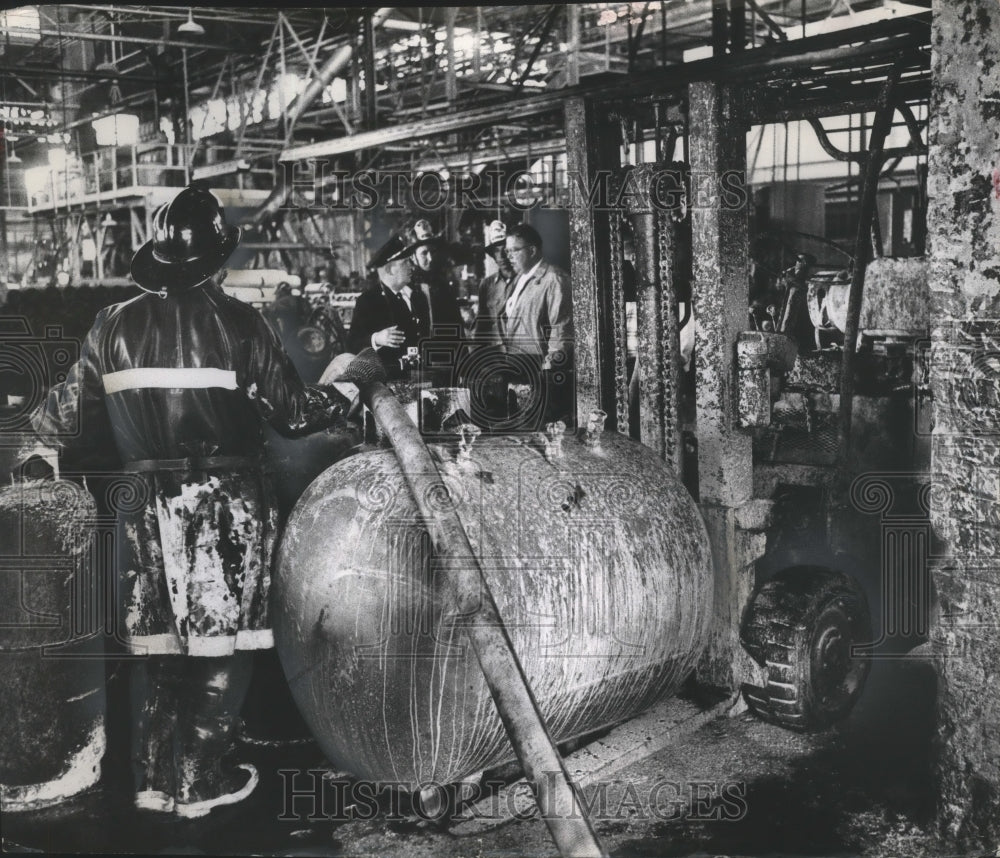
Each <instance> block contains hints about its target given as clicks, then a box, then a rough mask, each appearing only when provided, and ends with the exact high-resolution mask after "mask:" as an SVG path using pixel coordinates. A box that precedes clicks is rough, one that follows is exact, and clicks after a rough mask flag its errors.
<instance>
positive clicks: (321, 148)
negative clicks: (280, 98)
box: [280, 14, 929, 161]
mask: <svg viewBox="0 0 1000 858" xmlns="http://www.w3.org/2000/svg"><path fill="white" fill-rule="evenodd" d="M928 23H929V21H928V19H927V16H926V15H923V14H922V15H919V16H913V17H910V18H905V19H891V20H888V21H880V22H878V23H876V24H870V25H867V26H865V27H861V28H859V29H858V30H857V31H851V32H850V34H848V33H847V32H846V31H840V32H838V33H835V34H829V35H819V36H809V37H807V38H804V39H796V40H794V41H788V42H782V43H780V44H776V45H770V46H767V47H761V48H755V49H753V50H750V51H744V52H742V53H740V54H735V55H728V56H724V57H712V58H710V59H706V60H698V61H695V62H691V63H684V64H680V65H676V66H670V67H668V68H667V69H655V70H654V71H651V72H643V73H640V74H633V75H632V76H631V77H629V79H628V88H629V91H630V93H631V94H632V95H633V96H634V95H638V94H641V93H643V92H645V91H646V90H659V91H662V90H663V89H664V88H666V87H669V88H670V89H675V90H679V89H681V88H682V87H684V86H686V85H687V84H688V83H690V82H692V81H700V80H718V81H737V80H752V79H754V78H764V77H767V76H769V75H772V74H781V75H786V76H788V77H794V75H795V73H796V72H799V73H801V71H802V70H806V71H807V72H808V73H809V75H810V76H815V74H816V67H817V66H830V67H844V66H848V67H849V66H851V65H862V64H863V63H864V62H872V61H874V60H876V59H881V58H884V57H887V56H889V57H893V58H898V57H899V56H900V54H902V53H904V52H907V51H912V50H913V49H914V48H919V47H921V46H922V45H923V44H924V43H925V41H926V39H927V37H928V35H929V33H928V29H927V25H928ZM848 35H849V37H850V39H851V42H852V44H850V45H847V46H845V45H844V44H843V42H844V41H845V38H846V37H848ZM917 43H919V44H917ZM666 75H669V77H666ZM667 81H669V83H668V82H667ZM620 88H621V83H619V82H615V83H612V84H607V83H604V82H600V83H597V84H584V85H581V86H578V87H572V88H567V89H560V90H555V91H553V92H550V93H546V94H544V95H537V96H531V97H528V98H525V99H523V100H516V101H507V102H504V103H502V104H495V105H492V106H489V107H481V108H472V109H470V110H463V111H459V112H457V113H451V114H446V115H442V116H429V117H425V118H422V119H419V120H415V121H412V122H406V123H402V124H399V125H394V126H391V127H388V128H380V129H378V130H376V131H365V132H361V133H359V134H354V135H352V136H348V137H338V138H335V139H333V140H325V141H322V142H319V143H311V144H307V145H303V146H294V147H291V148H289V149H286V150H285V151H283V152H282V153H281V155H280V160H281V161H298V160H302V159H304V158H322V157H327V156H333V155H343V154H346V153H349V152H356V151H358V150H360V149H370V148H374V147H379V146H384V145H385V144H387V143H398V142H400V141H402V140H410V139H413V138H420V137H427V136H431V135H435V134H447V133H450V132H452V131H458V130H460V129H462V128H472V127H475V126H477V125H488V124H490V123H493V122H497V121H499V120H507V119H523V118H526V117H530V116H537V115H538V114H540V113H544V112H547V111H550V110H554V109H557V108H560V107H561V105H562V104H563V103H564V101H565V100H566V99H567V98H568V97H571V96H576V95H586V96H588V97H592V98H600V97H602V96H611V95H614V94H615V93H616V92H619V91H620Z"/></svg>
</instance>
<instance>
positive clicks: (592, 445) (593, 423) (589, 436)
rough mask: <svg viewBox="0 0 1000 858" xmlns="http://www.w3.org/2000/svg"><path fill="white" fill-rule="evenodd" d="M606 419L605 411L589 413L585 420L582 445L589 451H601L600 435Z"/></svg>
mask: <svg viewBox="0 0 1000 858" xmlns="http://www.w3.org/2000/svg"><path fill="white" fill-rule="evenodd" d="M607 419H608V415H607V412H605V411H591V412H590V417H589V419H588V420H587V428H586V429H584V430H583V439H582V440H583V443H584V444H585V445H586V446H587V448H588V449H591V450H600V449H601V433H602V432H603V431H604V421H605V420H607Z"/></svg>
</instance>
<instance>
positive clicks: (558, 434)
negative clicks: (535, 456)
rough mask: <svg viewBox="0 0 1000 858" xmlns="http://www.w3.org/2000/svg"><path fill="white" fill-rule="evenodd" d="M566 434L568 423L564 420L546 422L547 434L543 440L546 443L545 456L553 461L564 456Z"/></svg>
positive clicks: (543, 436)
mask: <svg viewBox="0 0 1000 858" xmlns="http://www.w3.org/2000/svg"><path fill="white" fill-rule="evenodd" d="M565 434H566V424H565V423H563V422H562V420H556V421H555V422H554V423H546V424H545V434H544V435H542V441H543V443H544V444H545V458H546V459H548V461H550V462H553V461H555V460H557V459H561V458H562V457H563V449H562V440H563V435H565Z"/></svg>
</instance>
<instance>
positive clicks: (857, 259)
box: [839, 67, 900, 479]
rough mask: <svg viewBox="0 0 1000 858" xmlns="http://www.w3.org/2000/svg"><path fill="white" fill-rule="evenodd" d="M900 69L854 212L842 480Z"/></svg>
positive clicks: (878, 117) (890, 81)
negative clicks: (866, 289)
mask: <svg viewBox="0 0 1000 858" xmlns="http://www.w3.org/2000/svg"><path fill="white" fill-rule="evenodd" d="M899 73H900V69H899V68H898V67H896V68H894V69H893V70H892V71H891V72H890V73H889V77H888V78H887V79H886V81H885V86H884V88H883V89H882V95H881V96H880V97H879V104H878V108H877V109H876V111H875V120H874V122H873V123H872V129H871V133H870V135H869V138H868V155H867V158H866V159H865V162H864V184H863V185H862V190H861V200H860V202H859V206H858V208H859V212H858V232H857V237H856V238H855V243H854V248H855V249H854V270H853V272H852V273H851V288H850V291H849V293H848V298H847V322H846V324H845V325H844V354H843V361H842V363H841V368H840V415H839V416H840V448H839V449H840V461H841V464H842V469H843V473H842V475H841V476H842V477H843V478H844V479H846V478H847V466H848V464H849V463H850V462H851V418H852V416H853V413H854V358H855V352H856V350H857V346H858V333H859V331H858V325H859V323H860V320H861V296H862V291H863V289H864V283H865V272H866V270H867V268H868V261H869V259H870V258H871V252H872V246H871V229H872V218H873V216H874V214H875V204H876V201H877V195H878V180H879V173H880V172H881V171H882V164H883V159H884V154H883V148H884V144H885V139H886V137H887V136H888V134H889V130H890V128H891V127H892V114H893V110H894V108H893V101H894V97H895V91H896V82H897V81H898V80H899Z"/></svg>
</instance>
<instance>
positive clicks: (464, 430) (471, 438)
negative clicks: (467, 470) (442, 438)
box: [458, 423, 483, 465]
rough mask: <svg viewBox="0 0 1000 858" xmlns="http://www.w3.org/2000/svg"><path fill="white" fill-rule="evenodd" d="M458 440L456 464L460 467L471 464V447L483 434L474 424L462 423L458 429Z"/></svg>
mask: <svg viewBox="0 0 1000 858" xmlns="http://www.w3.org/2000/svg"><path fill="white" fill-rule="evenodd" d="M458 434H459V437H460V440H459V442H458V463H459V464H460V465H465V464H472V445H473V444H475V443H476V439H477V438H478V437H479V436H480V435H482V434H483V430H482V429H480V428H479V427H478V426H477V425H476V424H475V423H463V424H462V425H461V426H459V427H458Z"/></svg>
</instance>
